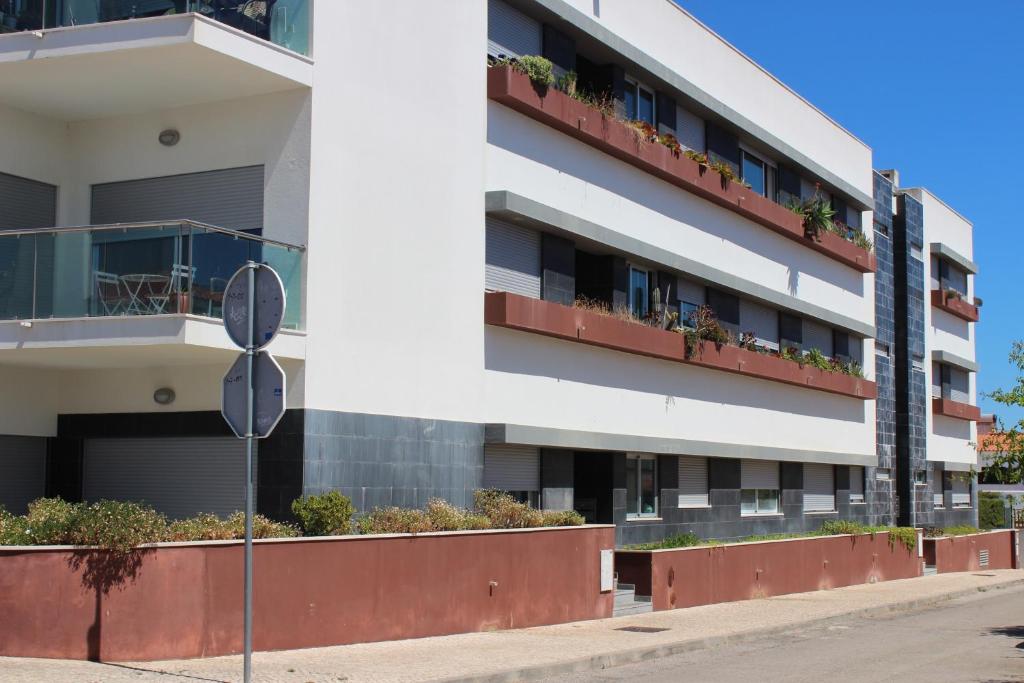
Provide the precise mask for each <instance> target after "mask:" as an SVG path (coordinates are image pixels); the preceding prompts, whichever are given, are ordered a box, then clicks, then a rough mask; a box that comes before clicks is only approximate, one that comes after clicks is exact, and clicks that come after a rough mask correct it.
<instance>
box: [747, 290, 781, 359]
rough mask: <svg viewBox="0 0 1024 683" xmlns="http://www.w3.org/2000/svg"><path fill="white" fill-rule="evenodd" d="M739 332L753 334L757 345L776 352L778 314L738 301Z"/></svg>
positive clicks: (764, 307) (758, 305)
mask: <svg viewBox="0 0 1024 683" xmlns="http://www.w3.org/2000/svg"><path fill="white" fill-rule="evenodd" d="M740 332H753V333H754V337H755V338H756V339H757V343H758V344H760V345H761V346H766V347H768V348H770V349H774V350H776V351H778V349H779V314H778V312H777V311H775V310H772V309H770V308H768V307H767V306H762V305H761V304H758V303H754V302H753V301H746V300H740Z"/></svg>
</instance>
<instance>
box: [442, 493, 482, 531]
mask: <svg viewBox="0 0 1024 683" xmlns="http://www.w3.org/2000/svg"><path fill="white" fill-rule="evenodd" d="M426 515H427V519H428V520H429V521H430V526H431V527H432V528H433V530H434V531H465V530H469V529H490V528H491V520H490V518H488V517H486V516H485V515H479V514H475V513H473V512H470V511H469V510H463V509H461V508H457V507H455V506H454V505H452V504H451V503H449V502H448V501H446V500H442V499H441V498H432V499H431V500H430V501H429V502H428V503H427V510H426Z"/></svg>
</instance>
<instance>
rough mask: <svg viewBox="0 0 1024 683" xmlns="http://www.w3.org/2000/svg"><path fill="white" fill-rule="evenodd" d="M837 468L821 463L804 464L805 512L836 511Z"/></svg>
mask: <svg viewBox="0 0 1024 683" xmlns="http://www.w3.org/2000/svg"><path fill="white" fill-rule="evenodd" d="M834 474H835V468H834V467H833V466H832V465H823V464H820V463H806V464H804V512H823V511H830V510H835V509H836V486H835V477H834Z"/></svg>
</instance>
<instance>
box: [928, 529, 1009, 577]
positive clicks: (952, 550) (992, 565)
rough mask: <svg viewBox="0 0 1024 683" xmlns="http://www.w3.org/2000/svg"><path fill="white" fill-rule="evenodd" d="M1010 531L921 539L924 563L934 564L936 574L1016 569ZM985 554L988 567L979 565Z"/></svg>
mask: <svg viewBox="0 0 1024 683" xmlns="http://www.w3.org/2000/svg"><path fill="white" fill-rule="evenodd" d="M1016 533H1017V532H1016V531H1014V530H1013V529H1005V530H1002V531H990V532H987V533H981V534H970V535H968V536H950V537H946V538H926V539H924V561H925V563H926V564H929V565H934V566H935V570H936V572H938V573H939V574H945V573H947V572H974V571H978V570H980V569H1018V568H1019V565H1018V560H1017V557H1016V555H1015V554H1014V551H1015V549H1016V542H1015V539H1014V536H1015V534H1016ZM983 551H987V555H988V564H986V565H982V564H981V558H982V552H983Z"/></svg>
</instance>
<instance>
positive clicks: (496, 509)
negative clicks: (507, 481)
mask: <svg viewBox="0 0 1024 683" xmlns="http://www.w3.org/2000/svg"><path fill="white" fill-rule="evenodd" d="M473 504H474V505H475V506H476V509H477V511H478V512H480V513H481V514H483V515H485V516H486V517H487V518H488V519H490V520H491V526H492V527H493V528H495V529H531V528H534V527H539V526H543V525H544V515H542V514H541V512H540V510H535V509H534V508H532V507H530V506H529V505H527V504H526V503H520V502H519V501H517V500H516V499H515V498H513V497H512V496H510V495H509V494H507V493H505V492H504V491H495V490H488V489H483V490H479V491H474V492H473Z"/></svg>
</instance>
